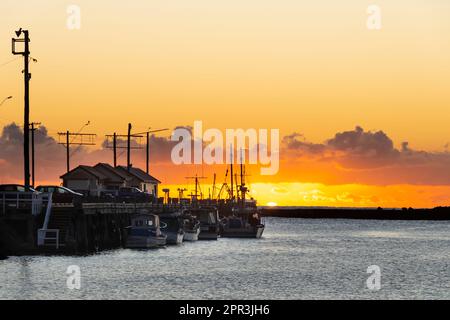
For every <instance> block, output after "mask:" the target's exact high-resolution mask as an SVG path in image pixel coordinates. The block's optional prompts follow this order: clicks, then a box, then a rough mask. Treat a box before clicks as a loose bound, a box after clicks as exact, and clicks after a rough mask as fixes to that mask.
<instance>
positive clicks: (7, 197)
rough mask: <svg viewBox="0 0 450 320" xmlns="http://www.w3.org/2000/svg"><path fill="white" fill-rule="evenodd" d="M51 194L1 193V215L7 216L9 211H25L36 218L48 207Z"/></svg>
mask: <svg viewBox="0 0 450 320" xmlns="http://www.w3.org/2000/svg"><path fill="white" fill-rule="evenodd" d="M48 199H49V193H37V192H0V208H1V212H0V215H6V214H7V213H8V212H9V211H11V212H12V211H16V212H17V210H23V211H25V212H27V211H28V212H29V213H31V214H32V215H34V216H36V215H39V214H40V213H41V212H42V208H43V207H44V205H47V203H48Z"/></svg>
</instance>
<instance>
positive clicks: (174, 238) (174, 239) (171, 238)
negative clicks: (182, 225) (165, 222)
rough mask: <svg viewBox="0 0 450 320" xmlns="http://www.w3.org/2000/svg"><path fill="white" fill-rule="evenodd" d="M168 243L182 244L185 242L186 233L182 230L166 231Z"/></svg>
mask: <svg viewBox="0 0 450 320" xmlns="http://www.w3.org/2000/svg"><path fill="white" fill-rule="evenodd" d="M166 235H167V240H166V243H167V244H181V243H182V242H183V238H184V233H180V232H166Z"/></svg>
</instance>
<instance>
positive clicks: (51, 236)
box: [37, 229, 59, 249]
mask: <svg viewBox="0 0 450 320" xmlns="http://www.w3.org/2000/svg"><path fill="white" fill-rule="evenodd" d="M37 244H38V246H40V247H42V246H55V248H56V249H59V229H39V230H38V238H37Z"/></svg>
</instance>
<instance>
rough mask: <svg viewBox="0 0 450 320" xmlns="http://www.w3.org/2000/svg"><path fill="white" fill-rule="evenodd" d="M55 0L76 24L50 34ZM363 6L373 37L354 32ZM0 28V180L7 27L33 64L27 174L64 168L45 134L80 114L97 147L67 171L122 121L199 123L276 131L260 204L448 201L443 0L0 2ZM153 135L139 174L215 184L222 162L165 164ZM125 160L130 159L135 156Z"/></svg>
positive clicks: (58, 149)
mask: <svg viewBox="0 0 450 320" xmlns="http://www.w3.org/2000/svg"><path fill="white" fill-rule="evenodd" d="M70 4H76V5H78V6H79V7H80V8H81V29H80V30H69V29H68V28H67V27H66V21H67V18H68V14H67V12H66V10H67V6H68V5H70ZM371 4H376V5H378V6H379V7H380V8H381V13H382V16H381V18H382V20H381V22H382V29H381V30H369V29H368V28H367V26H366V21H367V18H368V13H367V7H368V6H369V5H371ZM0 26H1V28H0V101H1V100H3V98H4V97H7V96H9V95H12V96H14V98H13V99H12V100H9V101H7V102H5V103H4V104H3V105H2V106H1V107H0V127H5V126H7V127H6V130H5V131H4V132H3V135H2V136H1V137H0V183H7V182H18V181H21V179H22V168H21V163H20V161H21V156H22V151H21V147H20V128H16V127H14V126H11V125H10V124H11V123H13V122H15V123H16V124H18V125H19V126H21V125H22V122H23V98H22V97H23V80H22V77H23V75H22V74H21V70H22V66H23V62H22V60H21V59H20V57H18V58H17V60H14V61H12V60H13V59H15V56H13V55H12V54H11V38H12V37H13V36H14V31H15V30H17V29H18V28H19V27H22V28H26V29H29V30H30V37H31V44H30V45H31V56H32V57H34V58H36V59H37V60H38V62H37V63H31V73H32V74H33V77H32V80H31V120H32V121H36V122H41V123H42V124H43V126H45V129H44V128H42V129H41V138H39V139H40V140H39V141H38V148H37V153H38V155H37V163H38V165H39V168H38V172H37V173H38V174H37V178H38V180H39V181H44V182H56V183H59V180H58V177H59V175H61V174H63V173H64V165H65V163H64V149H63V147H62V146H59V145H56V142H55V141H54V140H53V139H52V137H53V138H55V139H57V137H56V133H57V132H59V131H65V130H71V131H74V132H76V131H78V130H79V129H80V128H81V127H82V126H83V124H84V123H86V122H87V121H88V120H89V121H90V122H91V124H90V125H89V126H88V127H87V128H85V129H84V130H83V132H86V133H96V134H97V135H98V136H97V138H98V139H97V146H96V147H95V148H94V149H90V150H79V151H78V152H75V153H74V160H73V166H75V165H77V164H82V163H83V164H85V163H87V164H90V163H95V162H98V161H109V162H111V161H112V156H111V151H110V150H103V149H102V143H103V140H104V135H105V134H112V133H113V132H114V131H118V132H119V133H125V132H126V129H127V123H128V122H131V123H133V128H134V130H136V131H144V130H146V129H147V128H149V127H152V128H175V127H177V126H192V125H193V122H194V121H195V120H202V121H203V123H204V126H205V127H206V128H219V129H221V130H223V129H226V128H244V129H246V128H255V129H259V128H266V129H271V128H278V129H280V135H281V141H280V143H281V145H282V148H281V150H280V158H281V159H280V161H281V166H280V172H279V173H278V174H277V175H276V176H273V177H262V176H259V174H258V172H259V170H257V168H253V169H252V168H249V170H250V171H251V177H249V179H250V182H251V183H252V192H253V194H254V196H255V197H256V198H257V199H258V200H259V203H260V204H261V205H266V204H268V203H276V204H278V205H315V206H318V205H327V206H329V205H331V206H383V207H402V206H412V207H431V206H437V205H448V204H449V203H450V153H449V149H448V147H449V146H450V145H449V142H450V125H449V123H450V90H449V80H450V37H449V36H450V2H449V1H447V0H429V1H424V0H395V1H382V0H378V1H375V2H372V1H370V2H369V1H361V0H344V1H335V0H315V1H298V0H277V1H275V0H239V1H238V0H228V1H219V0H189V1H187V0H169V1H168V0H133V1H126V2H125V1H122V0H121V1H119V0H96V1H87V0H74V1H54V0H40V1H32V0H2V1H1V2H0ZM169 134H170V132H167V133H164V134H160V135H158V136H157V137H159V138H157V137H154V138H153V140H152V157H153V158H152V173H153V174H154V175H155V176H157V177H158V178H159V179H160V180H162V181H163V182H164V183H165V184H166V185H173V186H174V187H173V188H175V189H176V186H178V185H180V184H184V183H185V178H184V177H185V176H192V175H195V174H196V173H197V174H202V173H203V174H205V175H207V176H208V177H209V180H208V184H211V182H212V174H213V172H216V173H217V174H218V182H222V180H223V176H224V170H223V168H222V167H215V168H208V167H205V166H203V167H192V166H180V167H176V166H174V165H173V164H172V163H170V159H169V158H168V153H170V143H169V142H168V141H167V139H166V138H167V137H168V135H169ZM405 142H407V143H405ZM39 146H40V147H39ZM158 148H160V149H158ZM133 157H134V163H135V165H143V159H144V156H143V155H142V152H140V151H136V152H134V154H133ZM123 161H125V158H124V157H123V156H122V157H121V162H123ZM186 183H187V182H186ZM205 188H207V186H205ZM174 193H176V192H175V191H174Z"/></svg>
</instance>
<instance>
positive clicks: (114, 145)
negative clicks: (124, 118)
mask: <svg viewBox="0 0 450 320" xmlns="http://www.w3.org/2000/svg"><path fill="white" fill-rule="evenodd" d="M129 126H131V124H129ZM105 137H106V141H107V144H106V148H108V149H113V163H114V167H117V149H127V170H128V164H129V163H130V162H131V161H130V158H131V155H130V152H131V150H133V149H142V147H141V146H140V145H138V146H136V147H133V146H131V139H132V138H142V136H141V135H139V134H131V128H130V130H129V131H128V133H127V134H117V132H114V134H107V135H106V136H105ZM121 138H122V139H121ZM125 138H126V139H127V145H126V146H124V145H123V143H122V144H118V143H117V139H119V141H122V142H123V141H124V139H125ZM110 139H112V147H111V145H110V144H109V143H110V142H109V141H110Z"/></svg>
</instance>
